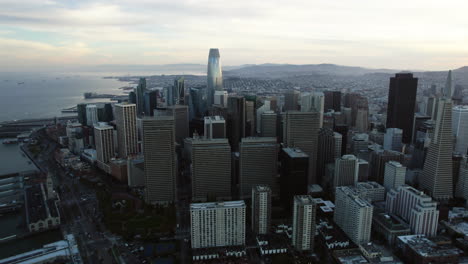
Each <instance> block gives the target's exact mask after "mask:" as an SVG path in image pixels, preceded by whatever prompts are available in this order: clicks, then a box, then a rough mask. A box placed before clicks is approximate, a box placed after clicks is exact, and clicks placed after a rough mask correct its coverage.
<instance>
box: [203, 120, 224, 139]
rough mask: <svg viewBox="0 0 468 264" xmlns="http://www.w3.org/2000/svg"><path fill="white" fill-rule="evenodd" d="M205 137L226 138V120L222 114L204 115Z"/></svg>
mask: <svg viewBox="0 0 468 264" xmlns="http://www.w3.org/2000/svg"><path fill="white" fill-rule="evenodd" d="M204 122H205V134H204V137H205V138H206V139H213V138H226V120H224V118H223V117H222V116H205V119H204Z"/></svg>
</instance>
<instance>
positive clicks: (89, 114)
mask: <svg viewBox="0 0 468 264" xmlns="http://www.w3.org/2000/svg"><path fill="white" fill-rule="evenodd" d="M97 122H99V120H98V109H97V106H96V105H86V125H88V126H90V127H91V126H94V125H95V124H97Z"/></svg>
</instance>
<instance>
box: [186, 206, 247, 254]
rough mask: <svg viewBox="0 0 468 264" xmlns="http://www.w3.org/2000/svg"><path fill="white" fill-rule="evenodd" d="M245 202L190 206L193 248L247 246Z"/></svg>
mask: <svg viewBox="0 0 468 264" xmlns="http://www.w3.org/2000/svg"><path fill="white" fill-rule="evenodd" d="M245 211H246V206H245V203H244V201H230V202H220V203H192V204H190V226H191V227H190V236H191V243H192V248H193V249H196V248H211V247H227V246H242V245H244V244H245Z"/></svg>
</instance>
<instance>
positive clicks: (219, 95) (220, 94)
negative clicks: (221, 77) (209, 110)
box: [213, 91, 228, 107]
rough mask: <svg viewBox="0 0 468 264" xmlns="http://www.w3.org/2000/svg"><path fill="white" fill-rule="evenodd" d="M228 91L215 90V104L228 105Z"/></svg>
mask: <svg viewBox="0 0 468 264" xmlns="http://www.w3.org/2000/svg"><path fill="white" fill-rule="evenodd" d="M227 100H228V92H227V91H215V93H214V103H213V104H214V105H217V106H221V107H227V104H228V101H227Z"/></svg>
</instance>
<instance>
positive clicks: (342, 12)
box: [0, 0, 468, 71]
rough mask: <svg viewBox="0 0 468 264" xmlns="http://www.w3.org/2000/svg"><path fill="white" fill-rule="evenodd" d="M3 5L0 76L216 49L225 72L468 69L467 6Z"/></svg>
mask: <svg viewBox="0 0 468 264" xmlns="http://www.w3.org/2000/svg"><path fill="white" fill-rule="evenodd" d="M1 2H2V3H3V4H2V6H3V7H4V8H2V9H3V10H2V11H0V21H1V22H2V26H0V47H1V49H0V50H2V51H1V52H0V56H1V57H3V58H4V62H5V65H8V66H7V67H6V66H4V67H2V68H0V70H1V71H12V70H34V69H37V68H38V67H39V66H40V69H41V70H53V69H57V68H61V67H60V66H62V67H65V68H67V67H71V66H73V67H81V68H86V67H89V66H94V65H101V64H112V65H114V64H120V65H122V64H124V65H134V64H143V65H149V64H151V65H152V64H157V65H164V64H178V63H196V64H204V63H206V49H207V48H210V47H217V48H219V49H221V50H222V53H223V65H242V64H262V63H291V64H320V63H333V64H339V65H350V66H351V65H353V66H354V65H356V66H362V67H368V68H392V69H402V70H408V69H412V70H416V69H420V70H442V69H448V68H459V67H462V66H464V65H465V64H466V63H465V62H466V61H467V59H468V49H467V48H466V47H467V45H466V44H467V43H468V39H467V37H466V34H464V32H465V28H466V26H467V25H468V18H466V16H464V14H463V10H466V7H467V6H466V5H467V4H466V3H463V2H460V1H449V3H427V2H425V1H412V2H410V3H406V2H405V3H404V5H402V4H401V5H400V4H399V3H398V2H396V3H393V4H392V5H391V6H390V5H387V4H384V3H378V2H374V1H360V2H358V3H356V2H353V3H351V2H349V3H339V4H338V3H325V2H320V1H313V2H311V3H307V4H305V3H290V2H284V1H276V2H273V3H262V2H261V1H249V2H248V3H246V2H243V1H236V2H231V3H224V2H213V1H202V2H191V1H180V2H177V3H168V2H164V1H143V0H139V1H131V2H130V1H123V0H122V1H113V2H108V1H99V2H94V1H80V2H79V3H73V4H71V3H58V2H55V1H45V2H42V3H41V2H38V1H30V0H27V1H21V3H18V2H17V1H10V0H3V1H1ZM446 14H447V15H446ZM448 14H450V15H448ZM434 17H437V18H438V19H434ZM280 18H281V19H280ZM369 21H372V23H370V22H369ZM252 25H255V26H254V27H252ZM403 28H405V29H406V30H402V29H403ZM309 32H310V33H309ZM182 39H183V40H184V41H180V40H182Z"/></svg>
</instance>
